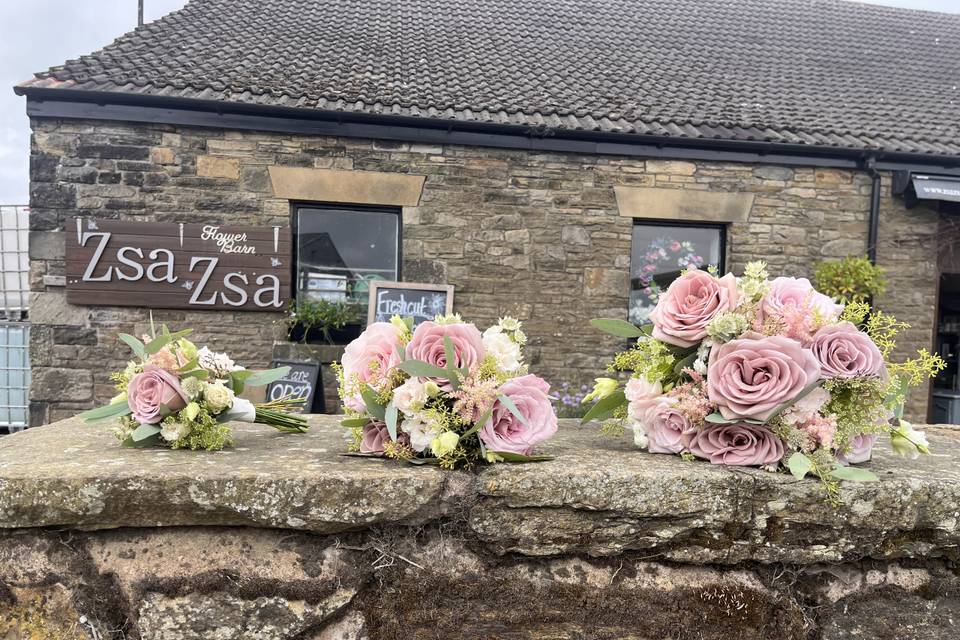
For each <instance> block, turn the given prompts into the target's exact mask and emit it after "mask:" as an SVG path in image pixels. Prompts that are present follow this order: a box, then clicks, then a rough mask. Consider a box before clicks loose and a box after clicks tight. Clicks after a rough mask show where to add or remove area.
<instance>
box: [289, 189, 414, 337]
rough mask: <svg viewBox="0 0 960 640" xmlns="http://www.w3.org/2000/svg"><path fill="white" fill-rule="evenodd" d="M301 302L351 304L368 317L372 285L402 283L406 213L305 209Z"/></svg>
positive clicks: (299, 213)
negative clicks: (402, 220)
mask: <svg viewBox="0 0 960 640" xmlns="http://www.w3.org/2000/svg"><path fill="white" fill-rule="evenodd" d="M294 218H295V220H294V224H295V225H296V236H297V271H296V275H295V277H296V294H297V299H298V300H311V301H314V302H316V301H320V300H326V301H328V302H346V303H348V304H351V305H355V306H356V311H357V314H356V315H357V317H358V318H366V313H367V298H368V294H369V291H370V282H371V281H372V280H399V279H400V270H399V264H400V210H399V209H383V208H368V207H338V206H329V207H327V206H318V205H300V206H298V207H297V208H296V210H295V215H294Z"/></svg>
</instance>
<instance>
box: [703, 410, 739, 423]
mask: <svg viewBox="0 0 960 640" xmlns="http://www.w3.org/2000/svg"><path fill="white" fill-rule="evenodd" d="M704 420H706V421H707V422H710V423H712V424H732V423H734V422H736V420H728V419H726V418H724V417H723V415H722V414H721V413H719V412H717V411H714V412H713V413H711V414H710V415H708V416H707V417H706V418H704Z"/></svg>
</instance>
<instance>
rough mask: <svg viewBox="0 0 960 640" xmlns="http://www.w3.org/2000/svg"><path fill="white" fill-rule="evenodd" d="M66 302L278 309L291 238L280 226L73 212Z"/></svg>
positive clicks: (286, 285) (285, 295)
mask: <svg viewBox="0 0 960 640" xmlns="http://www.w3.org/2000/svg"><path fill="white" fill-rule="evenodd" d="M72 224H73V226H74V228H73V229H69V230H68V232H67V273H66V280H67V302H70V303H71V304H79V305H117V306H137V307H148V308H161V309H163V308H165V309H228V310H243V311H280V310H282V309H283V308H284V307H285V306H286V303H287V300H289V299H290V256H291V249H290V237H289V231H288V230H282V229H281V228H280V227H249V226H227V225H215V224H185V223H154V222H121V221H118V220H95V219H90V218H75V219H74V220H73V223H72Z"/></svg>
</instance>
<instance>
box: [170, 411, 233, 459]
mask: <svg viewBox="0 0 960 640" xmlns="http://www.w3.org/2000/svg"><path fill="white" fill-rule="evenodd" d="M168 422H176V416H170V417H168V418H166V419H165V420H164V421H163V423H164V424H167V423H168ZM190 426H191V427H192V428H191V429H190V433H189V434H187V435H186V436H185V437H183V438H180V439H179V440H176V441H174V442H172V443H171V444H170V447H171V448H173V449H190V450H192V451H197V450H199V449H204V450H206V451H220V450H221V449H223V448H224V447H229V446H232V445H233V432H232V431H231V430H230V427H228V426H227V425H225V424H223V423H221V422H217V419H216V418H215V417H214V416H212V415H210V414H209V413H208V412H207V410H206V409H204V408H201V409H200V412H199V413H197V417H196V418H194V419H193V420H191V421H190Z"/></svg>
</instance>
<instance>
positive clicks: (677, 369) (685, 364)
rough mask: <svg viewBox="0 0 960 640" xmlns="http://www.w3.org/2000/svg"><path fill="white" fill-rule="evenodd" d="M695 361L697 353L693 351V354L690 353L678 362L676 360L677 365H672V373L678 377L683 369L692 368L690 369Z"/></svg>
mask: <svg viewBox="0 0 960 640" xmlns="http://www.w3.org/2000/svg"><path fill="white" fill-rule="evenodd" d="M696 359H697V352H696V351H694V352H693V353H691V354H690V355H688V356H685V357H684V358H681V359H680V360H677V363H676V364H675V365H673V372H674V373H675V374H676V375H678V376H679V375H680V374H682V373H683V370H684V369H690V368H692V367H693V362H694V361H695V360H696Z"/></svg>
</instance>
